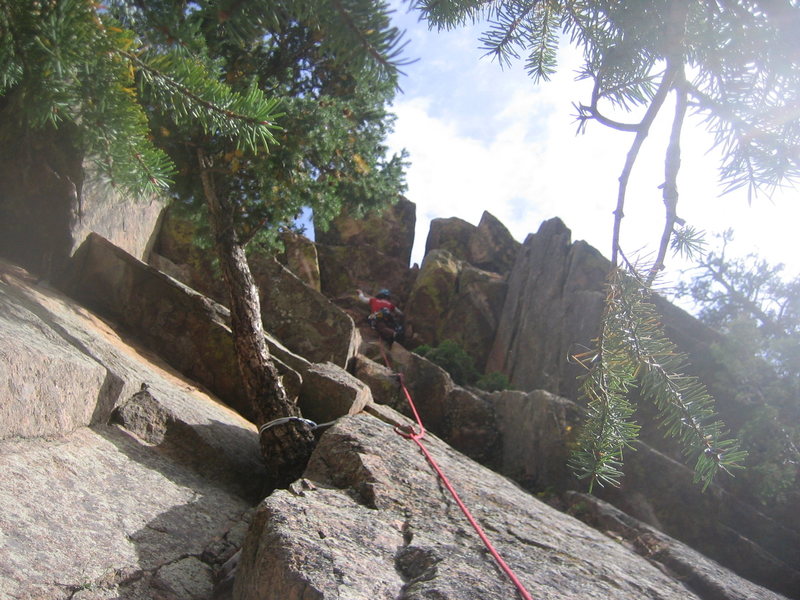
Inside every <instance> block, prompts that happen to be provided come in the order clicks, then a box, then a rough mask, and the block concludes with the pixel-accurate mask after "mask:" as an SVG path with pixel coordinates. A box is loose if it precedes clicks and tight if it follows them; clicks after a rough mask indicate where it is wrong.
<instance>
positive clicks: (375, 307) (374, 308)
mask: <svg viewBox="0 0 800 600" xmlns="http://www.w3.org/2000/svg"><path fill="white" fill-rule="evenodd" d="M384 308H388V309H389V310H394V304H392V303H391V302H389V301H388V300H384V299H383V298H370V299H369V310H370V312H374V313H376V312H378V311H379V310H381V309H384Z"/></svg>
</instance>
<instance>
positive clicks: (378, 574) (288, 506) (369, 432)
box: [234, 413, 779, 600]
mask: <svg viewBox="0 0 800 600" xmlns="http://www.w3.org/2000/svg"><path fill="white" fill-rule="evenodd" d="M383 418H384V419H387V420H389V421H392V420H394V421H398V420H400V419H402V417H400V416H399V415H396V413H395V414H390V413H385V414H384V415H383ZM425 443H426V444H427V446H428V448H429V450H430V452H431V453H432V455H433V456H434V457H435V459H436V461H437V462H438V463H439V464H440V466H441V467H442V469H443V470H444V471H445V472H446V473H447V475H448V477H449V478H450V479H451V481H452V484H453V485H454V486H455V488H456V489H457V490H458V493H459V495H460V497H461V498H462V500H463V501H464V502H465V504H466V505H467V506H468V507H469V508H470V510H471V512H472V513H473V514H474V516H475V517H476V518H477V520H478V521H479V522H480V523H481V525H482V526H483V528H484V529H485V531H486V534H487V535H488V537H489V538H490V540H491V541H492V543H493V544H494V545H495V547H496V548H497V550H498V552H499V553H500V555H501V556H503V558H504V560H505V561H506V562H507V563H508V564H509V566H510V567H511V568H512V569H513V570H514V571H515V572H516V574H517V576H518V577H519V578H520V579H521V581H522V583H523V584H524V585H525V587H526V588H527V590H528V591H529V592H530V593H531V594H532V596H533V597H534V598H548V599H558V598H563V599H565V600H566V599H568V598H569V599H570V600H584V599H594V598H596V599H601V598H603V599H613V598H619V599H620V600H622V599H624V600H629V599H630V598H652V599H659V600H668V599H675V600H679V599H680V600H689V599H695V598H700V597H702V596H700V595H695V593H693V592H692V591H691V590H689V589H687V588H686V587H685V586H684V585H683V584H682V583H680V582H679V581H677V580H676V579H673V578H671V577H669V576H668V575H666V574H665V573H663V572H662V571H661V570H659V569H658V568H657V567H656V566H654V565H653V564H651V563H650V562H649V561H647V560H645V559H644V558H642V557H640V556H638V555H637V554H636V553H634V552H632V551H631V550H629V549H628V548H626V547H625V546H624V545H622V544H619V543H618V542H617V541H615V540H613V539H611V538H609V537H606V536H604V535H602V534H601V533H599V532H598V531H596V530H594V529H591V528H589V527H586V526H584V525H583V524H582V523H580V522H578V521H577V520H575V519H572V518H571V517H569V516H568V515H565V514H564V513H561V512H558V511H556V510H555V509H552V508H551V507H549V506H548V505H546V504H544V503H542V502H540V501H538V500H536V499H535V498H533V497H532V496H530V495H528V494H526V493H525V492H523V491H522V490H521V489H520V488H519V487H518V486H516V485H514V484H513V483H511V482H510V481H508V480H507V479H505V478H503V477H502V476H500V475H497V474H496V473H494V472H492V471H489V470H488V469H486V468H484V467H481V466H480V465H478V464H476V463H474V462H472V461H471V460H469V459H467V458H465V457H464V456H463V455H460V454H458V453H456V452H454V451H453V450H452V449H450V448H449V447H448V446H447V445H445V444H443V443H442V442H441V441H439V440H438V439H436V438H434V437H433V436H428V437H427V438H426V442H425ZM730 577H732V579H729V580H728V586H729V587H731V588H734V587H735V585H736V582H737V581H741V580H739V579H737V578H736V577H735V576H730ZM750 589H752V590H756V591H757V593H761V592H760V591H759V588H758V587H757V586H755V587H753V588H750ZM515 597H517V596H516V591H515V588H514V587H513V586H512V584H511V583H510V582H509V580H508V579H507V578H506V577H505V576H504V575H503V574H502V573H501V572H500V571H499V569H498V568H497V567H496V566H495V564H493V562H492V559H491V556H490V555H489V554H488V553H487V551H486V549H485V548H484V546H483V544H482V543H481V541H480V540H479V538H478V537H477V535H476V534H475V532H474V531H473V529H472V528H471V527H470V525H469V524H468V522H467V521H466V519H465V517H464V515H463V514H462V512H461V511H460V510H459V509H458V508H457V506H456V504H455V503H454V501H453V499H452V497H451V496H450V495H449V494H448V492H447V491H446V490H445V489H444V488H443V487H442V486H441V484H440V482H439V481H438V479H437V477H436V475H435V474H434V473H433V472H432V471H431V469H430V466H429V465H428V464H427V462H426V460H425V458H424V457H423V455H422V454H421V453H420V452H419V450H418V449H417V447H416V446H415V445H414V444H413V443H411V442H410V441H409V440H406V439H404V438H402V437H400V436H398V435H397V434H396V433H395V432H394V431H393V428H392V427H391V426H390V425H388V424H387V423H386V422H384V421H381V420H380V419H378V418H375V417H373V416H370V415H358V416H355V417H348V418H346V419H343V420H341V421H339V423H338V424H337V425H335V426H334V427H333V428H332V429H331V430H329V431H328V432H327V433H325V435H324V436H323V437H322V439H321V440H320V444H319V446H318V447H317V449H316V450H315V453H314V455H313V456H312V458H311V462H310V463H309V466H308V469H307V470H306V473H305V476H304V478H303V479H301V480H300V481H298V482H297V483H296V484H295V485H294V486H293V487H292V488H291V489H290V490H288V491H280V492H277V493H275V494H273V495H272V496H270V497H269V498H267V499H266V500H265V501H264V502H263V503H262V504H261V505H260V506H259V507H258V510H257V512H256V515H255V517H254V519H253V525H252V527H251V529H250V532H249V534H248V537H247V540H246V542H245V545H244V547H243V549H242V557H241V562H240V564H239V571H238V575H237V579H236V583H235V586H234V598H235V599H236V600H273V599H274V600H279V599H280V600H301V599H308V598H319V599H323V598H324V599H325V600H334V599H341V600H344V599H347V600H383V599H385V600H412V599H414V600H422V599H432V598H436V599H438V600H472V599H474V600H508V599H509V598H515ZM718 597H719V598H727V597H731V598H732V597H733V596H718ZM752 597H753V598H764V599H765V600H767V599H772V598H774V599H777V598H779V596H777V595H775V594H771V593H769V592H766V591H763V594H762V595H754V596H752Z"/></svg>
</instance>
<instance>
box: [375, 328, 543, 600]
mask: <svg viewBox="0 0 800 600" xmlns="http://www.w3.org/2000/svg"><path fill="white" fill-rule="evenodd" d="M380 347H381V354H383V360H384V362H385V363H386V366H387V367H389V368H392V365H391V363H390V362H389V357H388V356H386V352H385V351H384V349H383V344H382V343H381V345H380ZM397 377H398V379H399V381H400V387H401V388H402V390H403V393H404V394H405V396H406V400H407V401H408V405H409V406H410V407H411V412H412V413H413V414H414V420H416V422H417V425H418V426H419V431H414V427H413V426H412V425H407V426H405V427H400V426H398V427H395V428H394V430H395V432H397V433H398V434H399V435H402V436H403V437H404V438H406V439H409V440H412V441H413V442H414V443H415V444H416V445H417V446H418V447H419V449H420V451H421V452H422V454H423V455H424V456H425V458H426V459H427V461H428V463H429V464H430V465H431V468H433V470H434V471H435V472H436V475H438V476H439V479H440V480H441V482H442V483H443V484H444V486H445V487H446V488H447V491H449V492H450V494H451V495H452V496H453V499H454V500H455V501H456V504H458V507H459V508H460V509H461V512H463V513H464V516H465V517H466V518H467V520H468V521H469V523H470V525H472V528H473V529H474V530H475V533H477V534H478V537H479V538H481V541H482V542H483V543H484V545H485V546H486V549H487V550H488V551H489V552H490V553H491V555H492V556H493V557H494V560H495V561H496V562H497V564H498V566H499V567H500V568H501V569H502V570H503V572H504V573H505V574H506V575H507V576H508V578H509V579H510V580H511V583H513V584H514V586H515V587H516V588H517V591H518V592H519V594H520V596H521V597H522V598H523V600H533V596H531V594H530V593H529V592H528V590H526V589H525V586H524V585H522V582H521V581H520V580H519V578H518V577H517V576H516V575H515V574H514V571H512V570H511V567H509V566H508V564H507V563H506V561H504V560H503V557H502V556H500V553H499V552H498V551H497V550H496V549H495V547H494V545H493V544H492V542H491V540H489V538H488V536H487V535H486V533H485V532H484V531H483V527H481V526H480V523H478V521H477V519H476V518H475V517H473V516H472V513H471V512H470V511H469V508H467V506H466V504H464V502H462V500H461V497H460V496H459V495H458V492H456V490H455V488H454V487H453V484H451V483H450V480H449V479H448V478H447V475H445V474H444V472H443V471H442V469H441V467H440V466H439V464H438V463H437V462H436V460H435V459H434V458H433V456H431V453H430V452H429V451H428V449H427V448H426V447H425V444H423V443H422V438H423V437H425V426H424V425H423V424H422V419H420V416H419V412H417V407H416V405H415V404H414V400H413V399H412V398H411V393H410V392H409V391H408V388H407V387H406V384H405V380H404V377H403V374H402V373H397Z"/></svg>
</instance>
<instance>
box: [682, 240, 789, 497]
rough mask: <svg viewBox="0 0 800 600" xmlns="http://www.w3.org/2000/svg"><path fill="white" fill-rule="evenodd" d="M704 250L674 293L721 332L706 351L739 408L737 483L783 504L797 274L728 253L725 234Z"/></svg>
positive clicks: (754, 494)
mask: <svg viewBox="0 0 800 600" xmlns="http://www.w3.org/2000/svg"><path fill="white" fill-rule="evenodd" d="M721 239H722V244H721V247H720V249H718V250H715V251H712V252H709V253H707V254H704V255H703V257H702V258H701V259H700V260H699V261H698V262H697V265H696V266H695V267H694V268H692V269H690V272H691V273H693V276H692V278H691V279H690V280H689V281H684V282H681V284H680V285H679V286H678V288H677V290H676V292H675V295H676V297H678V298H681V299H686V298H689V299H691V300H692V302H693V303H694V305H695V307H696V309H697V310H698V312H699V317H700V319H701V320H702V321H704V322H705V323H707V324H708V325H709V326H711V327H713V328H715V329H717V330H718V331H720V332H721V333H723V334H724V335H723V336H722V337H721V338H720V341H719V342H717V343H715V344H714V345H713V346H712V348H711V351H712V352H713V354H714V356H715V357H716V358H717V359H718V360H719V361H720V363H721V364H725V365H726V367H727V371H728V372H727V373H726V374H721V375H720V376H719V377H718V379H717V381H715V382H714V384H715V386H716V387H717V388H720V389H723V390H726V393H727V395H729V396H730V397H731V398H734V399H735V400H736V401H737V404H738V405H740V406H743V407H745V409H744V411H745V412H744V415H743V421H744V425H743V426H742V428H741V430H740V431H739V432H738V436H739V438H740V439H741V441H742V446H743V447H744V448H746V449H747V450H748V452H749V457H748V460H747V462H746V465H747V467H748V469H747V471H746V472H745V473H744V474H743V476H742V477H740V478H739V480H740V481H739V482H737V486H736V487H737V488H738V489H739V491H740V492H741V493H743V494H745V495H746V496H749V497H752V498H754V499H755V500H756V501H757V502H759V503H761V504H763V505H768V506H770V507H771V508H773V509H774V508H779V509H780V508H782V507H785V508H786V509H787V510H788V509H789V506H790V504H792V502H793V501H792V496H791V494H792V493H794V494H797V493H798V492H800V450H799V448H800V427H798V423H799V422H800V401H799V399H800V348H798V343H797V340H798V335H800V312H799V311H798V307H800V304H798V303H799V302H800V278H795V279H791V280H790V279H787V278H785V277H784V276H783V269H784V267H783V265H781V264H778V265H771V264H769V263H767V262H766V261H765V260H763V259H761V258H759V257H758V256H757V255H754V254H749V255H747V256H745V257H731V256H729V255H728V246H729V243H730V242H732V241H733V233H732V232H731V231H730V230H729V231H726V232H725V233H723V234H722V235H721Z"/></svg>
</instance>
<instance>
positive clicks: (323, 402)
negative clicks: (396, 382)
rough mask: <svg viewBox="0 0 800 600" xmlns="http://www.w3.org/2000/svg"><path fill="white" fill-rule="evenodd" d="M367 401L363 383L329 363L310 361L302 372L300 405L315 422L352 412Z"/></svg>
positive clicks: (354, 412) (368, 392)
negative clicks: (312, 362) (311, 362)
mask: <svg viewBox="0 0 800 600" xmlns="http://www.w3.org/2000/svg"><path fill="white" fill-rule="evenodd" d="M371 401H372V394H370V390H369V388H368V387H367V386H366V385H365V384H363V383H362V382H361V381H359V380H358V379H356V378H355V377H353V376H352V375H351V374H350V373H348V372H347V371H345V370H344V369H342V368H341V367H338V366H336V365H334V364H332V363H321V364H312V365H310V366H309V367H308V369H306V370H305V371H304V372H303V387H302V389H301V393H300V403H299V404H300V409H301V410H302V412H303V416H304V417H306V418H308V419H311V420H312V421H315V422H316V423H319V424H321V423H327V422H329V421H333V420H335V419H338V418H339V417H342V416H344V415H354V414H356V413H359V412H361V411H362V410H363V409H364V407H365V406H366V405H367V404H368V403H369V402H371Z"/></svg>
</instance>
